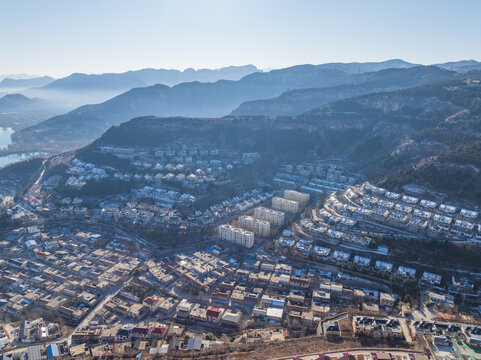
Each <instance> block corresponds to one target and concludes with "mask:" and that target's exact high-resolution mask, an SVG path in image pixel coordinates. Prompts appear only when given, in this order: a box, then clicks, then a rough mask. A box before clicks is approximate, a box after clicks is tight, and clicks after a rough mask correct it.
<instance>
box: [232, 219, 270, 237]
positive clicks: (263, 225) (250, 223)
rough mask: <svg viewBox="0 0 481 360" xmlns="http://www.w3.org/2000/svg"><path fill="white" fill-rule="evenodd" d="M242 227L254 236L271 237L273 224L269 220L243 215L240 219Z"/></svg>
mask: <svg viewBox="0 0 481 360" xmlns="http://www.w3.org/2000/svg"><path fill="white" fill-rule="evenodd" d="M239 222H240V224H241V226H242V227H243V228H244V229H246V230H249V231H252V232H253V233H254V234H257V235H260V236H269V235H270V233H271V224H270V223H269V221H267V220H261V219H256V218H254V217H252V216H248V215H242V216H240V217H239Z"/></svg>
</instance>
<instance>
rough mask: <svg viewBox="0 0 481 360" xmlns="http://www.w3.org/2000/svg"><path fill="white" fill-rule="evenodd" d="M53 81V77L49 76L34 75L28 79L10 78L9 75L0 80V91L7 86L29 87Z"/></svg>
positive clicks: (7, 87)
mask: <svg viewBox="0 0 481 360" xmlns="http://www.w3.org/2000/svg"><path fill="white" fill-rule="evenodd" d="M52 81H54V79H53V78H51V77H50V76H41V77H34V78H29V79H12V78H9V77H6V78H4V79H3V80H2V81H0V91H2V90H6V89H9V88H25V89H26V88H30V87H38V86H45V85H47V84H50V83H51V82H52Z"/></svg>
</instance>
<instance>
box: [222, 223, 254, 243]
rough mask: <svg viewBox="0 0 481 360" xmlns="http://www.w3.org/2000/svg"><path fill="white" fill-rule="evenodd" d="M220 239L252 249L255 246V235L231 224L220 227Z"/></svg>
mask: <svg viewBox="0 0 481 360" xmlns="http://www.w3.org/2000/svg"><path fill="white" fill-rule="evenodd" d="M219 238H221V239H222V240H226V241H229V242H232V243H235V244H237V245H240V246H244V247H247V248H251V247H252V246H253V245H254V233H253V232H252V231H248V230H244V229H242V228H238V227H234V226H232V225H229V224H223V225H220V226H219Z"/></svg>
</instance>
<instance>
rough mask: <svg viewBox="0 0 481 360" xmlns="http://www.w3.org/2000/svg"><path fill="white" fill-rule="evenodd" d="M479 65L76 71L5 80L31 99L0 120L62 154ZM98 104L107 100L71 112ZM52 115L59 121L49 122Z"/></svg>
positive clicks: (25, 140)
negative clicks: (117, 138)
mask: <svg viewBox="0 0 481 360" xmlns="http://www.w3.org/2000/svg"><path fill="white" fill-rule="evenodd" d="M478 68H481V63H479V62H476V61H473V60H466V61H459V62H450V63H444V64H439V65H436V66H422V65H417V64H413V63H409V62H406V61H403V60H399V59H393V60H387V61H383V62H367V63H357V62H356V63H327V64H320V65H298V66H292V67H288V68H284V69H277V70H272V71H269V72H261V71H259V70H258V69H257V68H256V67H255V66H253V65H246V66H229V67H225V68H221V69H215V70H210V69H200V70H193V69H186V70H184V71H179V70H166V69H141V70H135V71H128V72H125V73H117V74H115V73H107V74H91V75H89V74H78V73H76V74H72V75H70V76H67V77H64V78H61V79H57V80H54V79H52V78H50V77H48V76H44V77H34V78H26V76H24V77H23V78H20V79H10V78H5V79H3V80H2V81H1V82H0V94H2V92H3V94H5V93H11V91H10V90H12V89H14V90H15V89H19V88H20V89H22V90H20V91H18V93H20V94H22V95H23V96H24V97H25V98H20V97H19V98H18V99H19V100H20V99H21V101H12V99H14V98H9V97H7V98H4V99H2V100H3V101H2V103H3V106H2V107H0V112H1V113H2V114H1V115H0V121H3V122H2V124H5V123H7V124H8V122H9V121H13V120H15V124H14V126H15V128H16V129H17V130H18V131H17V132H16V133H15V134H14V135H13V140H14V141H15V142H16V143H17V145H14V146H13V148H14V149H15V148H16V147H17V148H19V149H20V148H22V146H25V145H26V144H28V145H29V148H30V147H33V148H34V149H35V150H48V151H54V152H58V151H62V149H71V148H76V147H78V146H81V145H83V144H86V143H88V142H89V141H92V140H93V139H95V138H96V137H98V136H100V135H101V134H102V133H103V132H104V131H105V130H107V129H108V128H109V127H110V126H112V125H118V124H120V123H122V122H124V121H127V120H129V119H131V118H133V117H137V116H146V115H155V116H192V117H221V116H226V115H229V114H230V115H234V116H255V115H266V116H293V115H297V114H300V113H303V112H305V111H308V110H310V109H311V108H314V107H316V106H321V105H323V104H326V103H329V102H334V101H337V100H341V99H344V98H349V97H354V96H360V95H364V94H369V93H373V92H379V91H394V90H399V89H404V88H409V87H415V86H420V85H426V84H431V83H436V82H441V81H449V80H453V79H459V78H463V76H464V75H463V74H465V73H466V72H467V71H472V70H473V69H478ZM448 69H449V70H448ZM27 98H28V99H30V100H31V101H29V102H28V101H26V99H27ZM103 100H107V101H104V102H101V101H103ZM96 102H101V103H99V104H93V105H83V106H80V107H78V108H76V109H74V110H72V111H70V112H66V111H67V110H70V109H72V108H74V107H75V106H76V105H78V104H85V103H96ZM7 110H8V111H7ZM22 112H28V113H29V118H28V119H29V121H23V122H22V121H19V120H20V119H21V114H22ZM61 114H63V115H61ZM52 115H58V116H54V117H51V118H48V116H52ZM36 123H37V124H36Z"/></svg>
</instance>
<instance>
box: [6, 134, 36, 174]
mask: <svg viewBox="0 0 481 360" xmlns="http://www.w3.org/2000/svg"><path fill="white" fill-rule="evenodd" d="M14 132H15V131H14V130H13V129H12V128H9V127H7V128H4V127H0V150H5V149H7V148H8V145H10V144H11V143H12V134H13V133H14ZM39 154H40V153H38V152H28V153H15V154H9V155H4V156H0V169H1V168H4V167H5V166H7V165H10V164H13V163H16V162H20V161H25V160H28V159H30V158H31V157H33V156H37V155H39Z"/></svg>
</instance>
